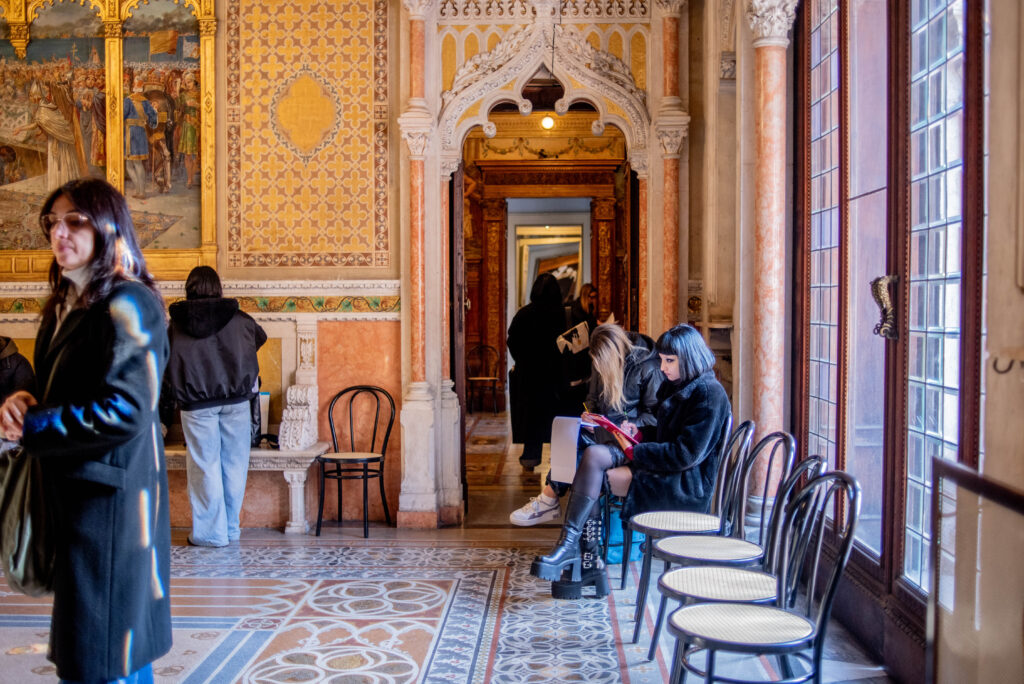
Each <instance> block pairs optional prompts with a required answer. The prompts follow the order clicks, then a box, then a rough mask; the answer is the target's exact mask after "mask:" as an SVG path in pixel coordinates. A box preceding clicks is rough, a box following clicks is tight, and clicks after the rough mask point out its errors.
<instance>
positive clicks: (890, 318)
mask: <svg viewBox="0 0 1024 684" xmlns="http://www.w3.org/2000/svg"><path fill="white" fill-rule="evenodd" d="M899 281H900V277H899V276H898V275H884V276H878V277H877V278H875V279H874V280H872V281H871V296H872V297H874V298H875V303H876V304H878V313H879V315H880V316H881V320H879V321H878V324H877V325H876V326H875V329H874V330H873V331H872V332H874V333H875V334H876V335H878V336H880V337H884V338H885V339H887V340H895V339H898V338H899V336H900V334H899V331H898V330H897V329H896V307H895V306H893V303H892V294H891V293H890V292H889V285H890V284H896V283H899Z"/></svg>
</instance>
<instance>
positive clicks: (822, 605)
mask: <svg viewBox="0 0 1024 684" xmlns="http://www.w3.org/2000/svg"><path fill="white" fill-rule="evenodd" d="M837 503H838V504H839V507H838V509H837V508H836V504H837ZM836 510H839V511H841V512H843V514H845V519H843V518H838V519H837V518H835V517H830V514H833V515H834V513H835V511H836ZM859 517H860V485H859V484H857V480H856V479H854V478H853V477H852V476H851V475H848V474H847V473H844V472H842V471H841V470H833V471H831V472H827V473H824V474H822V475H819V476H817V477H815V478H814V479H812V480H811V481H810V482H808V483H807V485H806V486H805V487H804V488H803V489H801V490H799V491H798V492H796V493H795V494H793V496H792V497H791V499H790V500H789V502H788V503H787V504H786V512H785V521H784V523H783V525H782V537H781V538H780V540H779V541H780V547H779V548H780V550H781V555H780V558H779V560H780V561H781V565H780V568H779V573H778V576H777V578H776V581H777V591H778V594H777V598H776V601H777V604H776V605H777V606H778V607H779V608H785V609H792V610H799V612H801V613H803V614H804V615H805V616H806V617H807V618H808V619H810V620H812V621H815V622H816V624H817V626H818V627H817V640H816V643H815V649H816V650H819V649H821V647H822V646H823V643H824V633H825V628H826V625H827V623H828V618H829V615H830V613H831V611H832V601H833V600H834V599H835V594H836V589H837V588H838V586H839V579H840V577H841V576H842V573H843V570H844V569H845V568H846V562H847V560H849V558H850V551H851V550H852V549H853V535H854V531H855V530H856V528H857V519H858V518H859ZM826 527H828V528H831V530H832V534H831V535H830V540H831V541H832V542H833V543H834V545H835V548H836V556H835V561H834V562H833V565H832V569H831V572H828V573H827V574H823V576H822V577H820V578H819V566H820V565H821V561H822V547H823V541H824V537H825V532H826ZM804 576H806V577H807V587H806V591H800V590H799V589H800V580H801V579H802V578H803V577H804ZM819 582H820V586H819ZM800 599H802V603H803V604H804V605H803V607H802V610H801V609H799V608H798V607H797V603H798V600H800Z"/></svg>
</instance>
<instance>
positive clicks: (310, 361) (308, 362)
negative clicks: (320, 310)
mask: <svg viewBox="0 0 1024 684" xmlns="http://www.w3.org/2000/svg"><path fill="white" fill-rule="evenodd" d="M296 327H297V330H296V334H297V336H298V345H297V348H298V364H297V367H296V370H295V384H294V385H292V386H291V387H289V388H288V392H287V394H286V395H285V409H284V411H283V412H282V413H281V434H280V435H279V436H278V442H279V443H280V446H281V448H282V449H288V450H297V449H305V448H306V447H308V446H310V445H312V444H314V443H316V441H317V436H318V433H319V425H318V422H317V411H318V409H319V405H318V399H319V393H318V391H317V377H316V373H317V371H316V322H315V321H312V322H303V323H300V324H298V325H297V326H296Z"/></svg>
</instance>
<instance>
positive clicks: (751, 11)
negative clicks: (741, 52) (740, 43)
mask: <svg viewBox="0 0 1024 684" xmlns="http://www.w3.org/2000/svg"><path fill="white" fill-rule="evenodd" d="M747 3H748V4H747V21H748V22H749V23H750V30H751V32H753V34H754V47H767V46H778V47H786V46H788V45H789V30H790V29H791V28H793V22H794V21H795V20H796V6H797V4H798V3H799V0H747Z"/></svg>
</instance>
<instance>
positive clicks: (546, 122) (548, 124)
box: [540, 116, 555, 131]
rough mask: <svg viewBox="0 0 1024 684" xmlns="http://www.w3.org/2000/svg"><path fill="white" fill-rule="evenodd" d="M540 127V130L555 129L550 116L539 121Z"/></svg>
mask: <svg viewBox="0 0 1024 684" xmlns="http://www.w3.org/2000/svg"><path fill="white" fill-rule="evenodd" d="M540 125H541V128H544V129H546V130H549V131H550V130H551V129H552V128H554V127H555V120H554V119H552V118H551V117H550V116H545V117H544V118H543V119H541V120H540Z"/></svg>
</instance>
